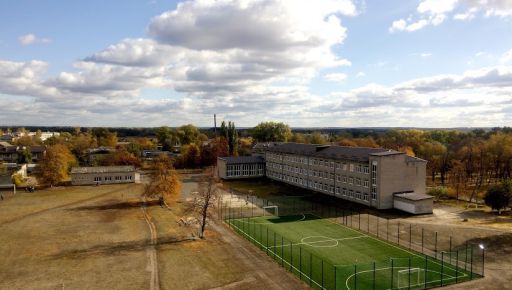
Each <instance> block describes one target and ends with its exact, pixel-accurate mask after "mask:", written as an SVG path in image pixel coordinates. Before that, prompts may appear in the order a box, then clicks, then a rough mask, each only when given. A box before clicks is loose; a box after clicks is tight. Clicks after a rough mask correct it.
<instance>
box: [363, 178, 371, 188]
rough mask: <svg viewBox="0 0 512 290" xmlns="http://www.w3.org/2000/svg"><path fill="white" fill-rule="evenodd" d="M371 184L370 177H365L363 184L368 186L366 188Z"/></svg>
mask: <svg viewBox="0 0 512 290" xmlns="http://www.w3.org/2000/svg"><path fill="white" fill-rule="evenodd" d="M369 185H370V181H368V179H365V180H364V181H363V186H364V187H366V188H368V187H369Z"/></svg>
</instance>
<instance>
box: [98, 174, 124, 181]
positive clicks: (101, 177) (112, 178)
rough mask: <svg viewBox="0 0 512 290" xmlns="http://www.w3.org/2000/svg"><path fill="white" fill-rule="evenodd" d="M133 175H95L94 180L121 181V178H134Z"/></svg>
mask: <svg viewBox="0 0 512 290" xmlns="http://www.w3.org/2000/svg"><path fill="white" fill-rule="evenodd" d="M132 179H133V176H131V175H125V176H96V177H94V181H96V182H98V181H112V180H116V181H120V180H132Z"/></svg>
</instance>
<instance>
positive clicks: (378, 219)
mask: <svg viewBox="0 0 512 290" xmlns="http://www.w3.org/2000/svg"><path fill="white" fill-rule="evenodd" d="M379 221H380V218H379V216H377V238H378V237H379Z"/></svg>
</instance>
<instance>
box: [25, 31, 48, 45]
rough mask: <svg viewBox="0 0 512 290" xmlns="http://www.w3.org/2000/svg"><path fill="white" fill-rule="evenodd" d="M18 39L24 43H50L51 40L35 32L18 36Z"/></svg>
mask: <svg viewBox="0 0 512 290" xmlns="http://www.w3.org/2000/svg"><path fill="white" fill-rule="evenodd" d="M18 41H19V42H20V43H21V44H22V45H31V44H36V43H50V42H51V40H50V39H48V38H44V37H37V36H36V35H35V34H32V33H29V34H25V35H22V36H20V37H18Z"/></svg>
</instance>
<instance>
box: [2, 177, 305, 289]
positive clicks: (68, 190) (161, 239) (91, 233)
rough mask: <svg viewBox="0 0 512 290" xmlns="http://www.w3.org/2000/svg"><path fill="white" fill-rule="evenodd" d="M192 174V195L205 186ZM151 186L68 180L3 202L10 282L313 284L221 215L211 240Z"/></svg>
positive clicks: (5, 285) (58, 285) (9, 285)
mask: <svg viewBox="0 0 512 290" xmlns="http://www.w3.org/2000/svg"><path fill="white" fill-rule="evenodd" d="M196 185H197V184H196V183H195V181H194V179H193V178H190V179H187V181H185V184H184V186H183V195H184V196H186V195H187V194H188V192H189V191H193V190H195V188H196ZM142 190H143V186H142V185H137V184H125V185H102V186H82V187H58V188H52V189H45V190H38V191H36V192H35V193H26V192H20V193H18V194H16V195H15V196H9V197H8V198H7V199H5V200H3V201H0V233H1V235H0V256H1V257H2V259H0V289H9V290H10V289H23V290H25V289H150V290H158V289H261V287H265V289H276V290H277V289H305V288H306V286H305V284H303V283H301V282H300V281H298V279H295V277H293V275H291V274H290V273H287V272H286V271H285V270H284V269H282V268H280V267H279V266H278V265H275V264H274V263H273V261H272V260H271V259H270V258H269V257H267V256H266V255H265V254H264V253H261V252H260V251H258V250H257V249H253V248H250V247H249V248H248V247H247V246H246V243H247V241H246V240H244V239H242V238H240V237H239V236H238V235H237V234H235V233H233V232H232V231H229V230H226V229H225V228H224V227H223V226H219V225H217V224H216V223H215V222H214V223H212V224H211V227H210V228H209V230H208V232H207V239H205V240H198V239H197V238H195V237H194V236H193V234H195V233H196V229H195V228H194V227H185V226H179V225H178V223H177V221H178V220H179V219H180V218H182V217H186V215H185V213H184V212H183V210H182V208H183V201H182V200H181V197H176V199H175V200H174V201H171V203H170V207H171V208H170V210H169V209H167V208H162V207H160V206H158V203H157V202H154V201H148V202H147V203H144V202H143V199H142V198H141V192H142Z"/></svg>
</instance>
